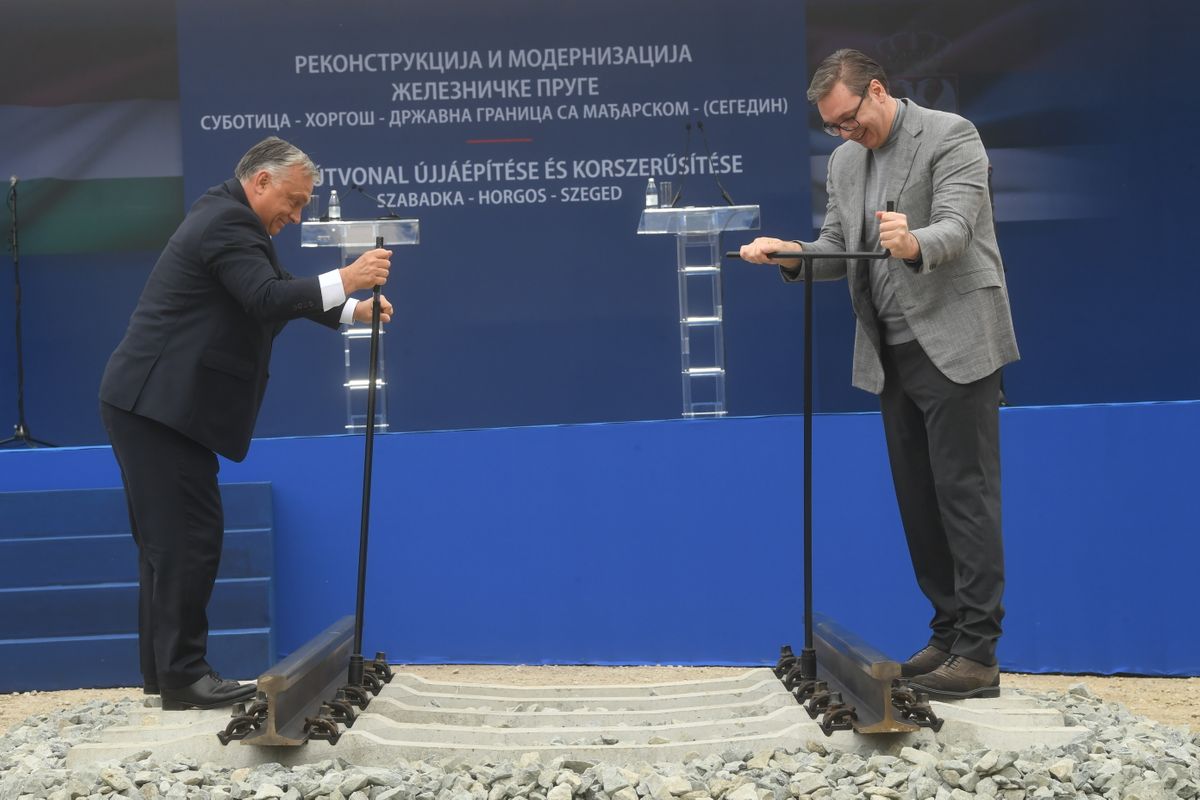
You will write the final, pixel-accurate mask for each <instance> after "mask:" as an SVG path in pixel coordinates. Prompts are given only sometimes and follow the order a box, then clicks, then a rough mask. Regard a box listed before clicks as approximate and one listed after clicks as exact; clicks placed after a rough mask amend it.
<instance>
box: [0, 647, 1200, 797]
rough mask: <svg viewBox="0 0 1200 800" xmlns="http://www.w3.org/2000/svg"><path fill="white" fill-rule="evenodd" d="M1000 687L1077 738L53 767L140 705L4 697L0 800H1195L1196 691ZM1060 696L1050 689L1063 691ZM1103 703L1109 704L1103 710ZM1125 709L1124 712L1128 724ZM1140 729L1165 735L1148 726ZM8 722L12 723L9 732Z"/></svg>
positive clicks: (550, 670) (611, 671)
mask: <svg viewBox="0 0 1200 800" xmlns="http://www.w3.org/2000/svg"><path fill="white" fill-rule="evenodd" d="M411 671H413V672H417V673H419V674H422V675H424V676H426V677H427V678H430V679H433V680H447V681H462V682H496V683H509V684H517V685H522V684H523V685H536V684H551V683H558V684H567V685H571V684H575V685H579V684H588V683H607V684H614V683H634V682H646V681H672V680H681V679H689V678H690V679H695V678H701V677H711V676H713V675H729V674H738V673H740V672H742V670H740V669H717V668H701V669H692V668H674V667H666V668H662V667H658V668H655V667H649V668H647V667H615V668H602V667H484V666H438V667H428V666H423V667H416V668H412V670H411ZM1089 680H1090V684H1091V688H1089V686H1088V685H1087V684H1086V683H1084V682H1081V681H1079V680H1078V678H1077V677H1066V676H1032V675H1010V676H1008V677H1007V678H1006V682H1007V683H1008V685H1009V686H1012V687H1019V691H1025V692H1032V693H1034V694H1035V695H1036V696H1037V697H1039V698H1040V699H1041V701H1042V703H1044V704H1045V705H1046V706H1047V707H1049V708H1055V709H1058V710H1059V711H1061V712H1062V714H1063V716H1064V720H1065V721H1066V723H1067V724H1068V725H1071V726H1078V727H1080V728H1081V729H1082V730H1081V738H1080V739H1079V740H1077V741H1075V742H1072V743H1070V744H1067V745H1063V746H1059V747H1047V746H1043V745H1033V746H1030V747H1025V748H1023V749H1021V750H1019V751H1000V750H987V749H983V748H979V747H972V746H970V745H969V744H966V745H956V744H952V743H948V742H947V743H942V744H938V745H936V746H933V747H929V746H928V745H918V746H916V747H903V748H902V749H901V750H900V751H899V752H898V753H894V752H890V751H889V752H887V753H885V752H876V753H875V754H874V755H872V756H871V757H870V758H865V757H862V756H859V755H857V754H854V753H838V752H831V751H829V750H827V749H826V748H825V747H824V745H823V744H822V743H821V742H820V741H816V740H809V741H806V742H804V743H802V744H798V745H797V746H796V747H795V748H792V749H788V750H773V751H764V752H745V751H741V750H737V749H734V748H729V749H727V750H725V751H722V752H721V753H710V754H708V755H706V756H697V757H694V758H691V759H686V760H684V761H681V762H656V763H655V764H645V763H639V764H631V765H628V766H619V765H616V764H611V763H606V762H604V761H600V762H591V761H581V760H576V759H570V758H565V757H556V758H553V759H551V760H550V761H548V762H543V761H542V760H541V756H539V755H538V754H537V753H526V754H524V755H522V756H521V757H520V758H518V759H501V760H499V761H493V760H488V761H485V762H482V763H474V762H468V761H466V760H464V759H462V758H444V759H434V760H432V761H429V762H427V761H413V762H408V761H404V760H402V759H397V760H396V761H394V762H389V763H388V765H387V766H386V767H360V766H356V765H354V764H351V763H348V762H346V761H345V760H343V759H341V758H337V757H335V758H331V759H326V760H323V761H320V762H317V763H309V764H301V765H297V766H295V767H292V768H285V767H283V766H281V765H279V764H277V763H263V764H260V765H256V766H253V767H242V768H238V769H233V768H232V767H229V766H223V765H222V764H220V763H214V762H204V763H199V762H198V761H197V760H195V759H189V758H185V757H182V756H174V757H169V758H166V759H165V760H162V761H159V760H158V759H156V758H155V757H154V755H153V754H152V753H151V752H150V751H142V752H139V753H136V754H133V755H130V756H128V757H126V758H124V759H122V760H121V761H119V762H118V761H115V760H114V761H106V762H102V763H97V764H89V765H83V766H81V767H79V768H77V769H67V768H66V764H65V758H66V755H67V753H68V752H69V751H70V749H71V747H72V746H73V745H74V744H77V743H79V742H84V741H95V738H96V737H97V736H99V735H101V732H102V731H103V730H104V729H105V728H107V727H109V726H111V725H114V724H122V723H123V722H125V721H126V720H127V719H128V714H129V713H131V712H132V711H134V710H136V709H137V708H138V707H140V706H141V704H142V700H143V698H142V696H141V694H140V692H138V691H136V690H133V689H115V690H114V689H109V690H76V691H72V692H46V693H37V694H34V693H27V694H19V695H10V696H9V697H8V698H6V699H5V701H4V703H3V705H0V730H5V729H6V728H7V733H4V734H3V735H0V800H117V798H130V800H793V798H794V799H795V800H881V798H882V800H1058V799H1059V798H1063V799H1064V800H1065V799H1066V798H1074V800H1200V733H1198V734H1193V733H1191V732H1190V731H1189V729H1188V727H1187V726H1188V724H1193V723H1195V721H1196V720H1197V716H1196V706H1197V700H1196V696H1197V693H1196V691H1195V689H1196V680H1195V679H1186V680H1161V679H1158V680H1156V679H1130V678H1091V679H1089ZM1064 688H1065V691H1062V689H1064ZM1114 701H1115V702H1114ZM1129 707H1133V708H1134V709H1135V711H1134V712H1133V713H1131V711H1130V710H1129ZM1140 710H1144V711H1146V712H1147V713H1148V715H1149V716H1150V717H1152V718H1153V719H1158V720H1162V721H1163V722H1172V723H1174V724H1159V723H1157V722H1155V721H1153V719H1149V718H1147V716H1146V715H1137V713H1136V711H1140ZM22 720H23V721H22Z"/></svg>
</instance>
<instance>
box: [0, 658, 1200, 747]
mask: <svg viewBox="0 0 1200 800" xmlns="http://www.w3.org/2000/svg"><path fill="white" fill-rule="evenodd" d="M396 669H398V670H403V671H405V672H413V673H415V674H417V675H420V676H422V677H424V678H427V679H429V680H440V681H461V682H463V683H507V684H513V685H518V686H520V685H524V686H536V685H542V684H565V685H586V684H620V683H656V682H668V681H682V680H702V679H706V678H716V677H721V676H723V675H731V674H733V675H736V674H740V673H741V672H743V671H745V668H743V667H735V668H727V667H573V666H572V667H553V666H550V667H542V666H517V667H498V666H489V665H475V664H471V665H420V666H401V667H397V668H396ZM1001 681H1002V683H1003V684H1004V685H1005V686H1011V687H1014V688H1019V689H1027V690H1030V691H1035V692H1048V691H1056V692H1065V691H1066V690H1067V688H1068V687H1069V686H1071V685H1073V684H1076V683H1084V684H1087V686H1088V688H1089V689H1090V690H1091V691H1092V693H1093V694H1095V695H1096V696H1098V697H1099V698H1101V699H1103V700H1104V701H1106V702H1110V703H1120V704H1121V705H1124V706H1125V707H1127V708H1128V709H1129V710H1130V711H1131V712H1133V713H1134V714H1137V715H1138V716H1142V717H1147V718H1149V719H1152V720H1155V721H1156V722H1161V723H1163V724H1165V725H1174V726H1185V725H1186V726H1188V727H1189V728H1190V729H1191V730H1192V731H1200V678H1130V677H1116V678H1113V677H1101V676H1094V675H1093V676H1078V675H1022V674H1017V673H1012V674H1008V673H1006V674H1005V675H1004V676H1003V677H1002V678H1001ZM135 697H136V698H140V697H141V690H140V689H71V690H67V691H61V692H22V693H19V694H9V695H0V732H4V731H7V730H9V729H10V728H12V727H13V726H15V725H18V724H20V723H21V722H22V721H23V720H24V719H26V718H27V717H31V716H36V715H38V714H46V713H50V712H54V711H62V710H65V709H69V708H74V707H76V706H79V705H82V704H84V703H88V702H90V701H93V700H105V701H108V702H116V701H118V700H123V699H130V698H135Z"/></svg>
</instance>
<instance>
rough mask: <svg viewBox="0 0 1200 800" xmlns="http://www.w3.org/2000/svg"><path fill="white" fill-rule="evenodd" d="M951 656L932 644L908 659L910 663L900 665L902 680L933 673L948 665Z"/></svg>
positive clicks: (905, 662)
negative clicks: (947, 661)
mask: <svg viewBox="0 0 1200 800" xmlns="http://www.w3.org/2000/svg"><path fill="white" fill-rule="evenodd" d="M949 657H950V654H949V653H947V652H946V651H945V650H939V649H938V648H936V647H934V646H933V645H931V644H928V645H925V646H924V647H923V648H921V649H920V650H918V651H917V652H915V653H913V654H912V655H911V656H909V657H908V661H904V662H901V664H900V677H901V678H915V677H916V676H917V675H924V674H925V673H926V672H933V671H934V670H935V669H937V668H938V667H940V666H941V665H942V664H944V663H946V659H948V658H949Z"/></svg>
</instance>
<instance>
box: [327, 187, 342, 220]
mask: <svg viewBox="0 0 1200 800" xmlns="http://www.w3.org/2000/svg"><path fill="white" fill-rule="evenodd" d="M329 218H330V219H341V218H342V201H341V200H338V196H337V189H333V190H332V191H330V192H329Z"/></svg>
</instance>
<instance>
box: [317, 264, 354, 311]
mask: <svg viewBox="0 0 1200 800" xmlns="http://www.w3.org/2000/svg"><path fill="white" fill-rule="evenodd" d="M317 280H319V281H320V282H321V306H322V309H321V310H322V311H328V310H329V309H331V308H337V307H338V306H340V305H341V304H342V303H344V302H346V290H345V289H343V288H342V274H341V272H339V271H338V270H336V269H331V270H330V271H329V272H322V273H321V274H320V275H318V276H317ZM353 311H354V309H353V308H351V313H353ZM344 316H345V314H344V313H343V317H344Z"/></svg>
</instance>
